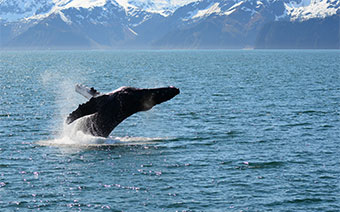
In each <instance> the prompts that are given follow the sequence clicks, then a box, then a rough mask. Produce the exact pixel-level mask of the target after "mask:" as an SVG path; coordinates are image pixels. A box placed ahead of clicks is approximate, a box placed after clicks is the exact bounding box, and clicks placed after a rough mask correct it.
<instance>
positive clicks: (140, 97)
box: [118, 86, 180, 112]
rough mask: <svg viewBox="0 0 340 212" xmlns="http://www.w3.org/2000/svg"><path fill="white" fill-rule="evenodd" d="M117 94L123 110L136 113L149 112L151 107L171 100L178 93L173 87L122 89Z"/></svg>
mask: <svg viewBox="0 0 340 212" xmlns="http://www.w3.org/2000/svg"><path fill="white" fill-rule="evenodd" d="M118 93H119V96H120V99H121V100H122V101H121V102H122V103H123V104H124V108H126V109H127V110H129V111H133V112H138V111H146V110H150V109H151V108H152V107H153V106H155V105H157V104H161V103H162V102H166V101H168V100H170V99H172V98H173V97H175V96H176V95H177V94H179V93H180V91H179V89H178V88H176V87H173V86H170V87H162V88H148V89H140V88H133V87H123V88H121V89H120V90H119V91H118Z"/></svg>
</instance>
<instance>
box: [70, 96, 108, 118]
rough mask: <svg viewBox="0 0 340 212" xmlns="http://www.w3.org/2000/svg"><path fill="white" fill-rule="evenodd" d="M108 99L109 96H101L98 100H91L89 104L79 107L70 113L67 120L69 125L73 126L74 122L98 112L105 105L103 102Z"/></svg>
mask: <svg viewBox="0 0 340 212" xmlns="http://www.w3.org/2000/svg"><path fill="white" fill-rule="evenodd" d="M107 98H108V96H107V95H101V96H98V97H96V98H91V99H90V100H89V101H88V102H86V103H84V104H81V105H79V106H78V108H77V109H76V110H75V111H73V112H72V113H70V114H69V115H68V117H67V119H66V123H67V124H71V123H72V122H73V121H75V120H77V119H79V118H81V117H84V116H87V115H90V114H94V113H96V112H98V110H99V109H100V107H101V105H102V104H103V103H102V102H103V101H106V99H107Z"/></svg>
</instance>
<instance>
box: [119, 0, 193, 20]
mask: <svg viewBox="0 0 340 212" xmlns="http://www.w3.org/2000/svg"><path fill="white" fill-rule="evenodd" d="M195 1H197V0H116V2H117V3H118V4H119V5H121V6H122V7H123V8H124V9H125V10H126V11H128V12H131V11H133V10H135V9H138V10H143V11H146V12H150V13H158V14H161V15H163V16H168V15H169V14H172V13H173V12H174V11H175V10H176V9H178V8H179V7H182V6H184V5H187V4H189V3H192V2H195Z"/></svg>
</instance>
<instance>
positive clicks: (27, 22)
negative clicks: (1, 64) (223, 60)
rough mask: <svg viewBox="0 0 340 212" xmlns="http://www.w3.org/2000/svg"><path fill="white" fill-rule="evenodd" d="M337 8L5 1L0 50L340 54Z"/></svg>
mask: <svg viewBox="0 0 340 212" xmlns="http://www.w3.org/2000/svg"><path fill="white" fill-rule="evenodd" d="M339 40H340V1H339V0H0V48H5V49H7V48H9V49H11V48H28V49H37V48H44V49H45V48H61V49H65V48H85V49H93V48H103V49H106V48H107V49H111V48H116V49H122V48H135V49H139V48H148V49H150V48H157V49H159V48H167V49H168V48H170V49H171V48H327V49H329V48H331V49H340V42H339Z"/></svg>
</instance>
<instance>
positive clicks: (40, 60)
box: [0, 50, 340, 211]
mask: <svg viewBox="0 0 340 212" xmlns="http://www.w3.org/2000/svg"><path fill="white" fill-rule="evenodd" d="M77 83H83V84H85V85H88V86H91V87H92V86H93V87H95V88H96V89H97V90H98V91H101V92H109V91H112V90H115V89H117V88H119V87H121V86H134V87H141V88H150V87H162V86H169V85H173V86H176V87H178V88H180V90H181V93H180V94H179V95H178V96H176V97H175V98H173V99H172V100H170V101H168V102H165V103H162V104H160V105H157V106H155V107H154V108H153V109H152V110H150V111H147V112H141V113H137V114H135V115H133V116H131V117H129V118H128V119H127V120H125V121H124V122H123V123H121V124H120V125H119V126H118V127H117V128H116V129H114V131H113V132H112V134H111V136H110V138H108V139H104V141H101V142H100V143H101V144H98V142H97V140H96V139H94V140H93V139H88V138H87V137H86V136H80V135H79V136H76V135H75V137H76V138H75V137H72V136H69V135H67V132H65V127H64V120H65V118H66V117H67V115H68V114H69V113H71V112H72V111H73V110H75V109H76V108H77V107H78V105H79V104H82V103H84V102H85V101H86V99H85V98H84V97H82V96H80V95H79V94H77V93H76V92H75V91H74V85H75V84H77ZM0 88H1V94H0V211H37V210H41V211H340V183H339V182H340V51H338V50H335V51H326V50H324V51H319V50H283V51H279V50H271V51H260V50H252V51H246V50H230V51H229V50H228V51H227V50H216V51H215V50H204V51H199V50H172V51H168V50H164V51H163V50H162V51H13V52H0ZM65 134H66V135H65Z"/></svg>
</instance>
